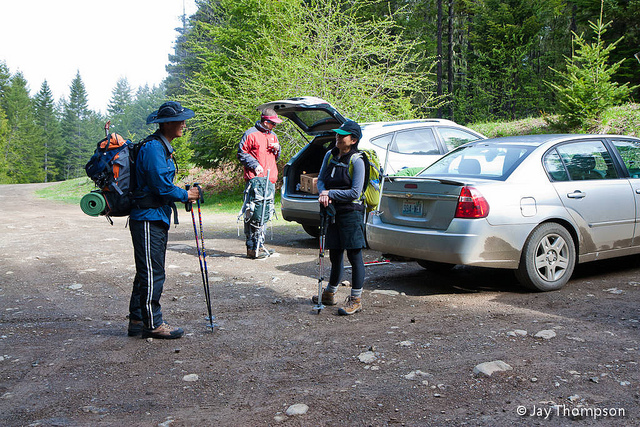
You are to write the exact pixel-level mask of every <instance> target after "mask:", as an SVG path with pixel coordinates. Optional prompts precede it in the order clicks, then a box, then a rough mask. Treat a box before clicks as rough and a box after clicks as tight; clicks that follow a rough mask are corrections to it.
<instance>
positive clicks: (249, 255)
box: [247, 248, 256, 259]
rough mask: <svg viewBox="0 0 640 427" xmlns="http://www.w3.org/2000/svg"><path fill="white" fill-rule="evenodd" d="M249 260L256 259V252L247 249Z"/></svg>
mask: <svg viewBox="0 0 640 427" xmlns="http://www.w3.org/2000/svg"><path fill="white" fill-rule="evenodd" d="M247 258H249V259H256V251H254V250H253V249H249V248H247Z"/></svg>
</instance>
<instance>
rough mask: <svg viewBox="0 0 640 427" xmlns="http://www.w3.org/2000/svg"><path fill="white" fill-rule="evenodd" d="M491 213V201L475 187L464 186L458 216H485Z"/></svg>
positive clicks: (459, 199)
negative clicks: (488, 201)
mask: <svg viewBox="0 0 640 427" xmlns="http://www.w3.org/2000/svg"><path fill="white" fill-rule="evenodd" d="M487 215H489V203H487V200H486V199H485V198H484V197H482V194H480V192H479V191H478V190H476V189H475V188H473V187H462V190H461V191H460V197H458V206H457V207H456V218H485V217H486V216H487Z"/></svg>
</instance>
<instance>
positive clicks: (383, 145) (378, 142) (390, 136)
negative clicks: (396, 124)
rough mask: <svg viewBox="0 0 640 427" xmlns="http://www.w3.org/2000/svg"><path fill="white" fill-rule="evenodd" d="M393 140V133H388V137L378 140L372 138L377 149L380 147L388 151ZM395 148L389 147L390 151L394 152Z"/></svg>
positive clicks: (384, 136)
mask: <svg viewBox="0 0 640 427" xmlns="http://www.w3.org/2000/svg"><path fill="white" fill-rule="evenodd" d="M392 139H393V133H388V134H386V135H382V136H379V137H376V138H372V139H371V143H372V144H373V145H375V146H376V147H380V148H383V149H385V150H386V149H387V145H389V143H390V142H391V140H392ZM393 148H394V147H393V146H391V147H389V150H393Z"/></svg>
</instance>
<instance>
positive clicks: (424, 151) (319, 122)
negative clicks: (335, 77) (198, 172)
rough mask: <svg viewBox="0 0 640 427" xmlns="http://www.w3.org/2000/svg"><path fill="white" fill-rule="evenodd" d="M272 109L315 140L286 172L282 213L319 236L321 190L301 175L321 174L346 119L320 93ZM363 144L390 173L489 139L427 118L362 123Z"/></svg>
mask: <svg viewBox="0 0 640 427" xmlns="http://www.w3.org/2000/svg"><path fill="white" fill-rule="evenodd" d="M264 108H273V109H274V110H275V111H276V112H277V113H278V115H280V116H284V117H287V118H288V119H290V120H291V121H293V122H294V123H295V124H296V125H297V126H298V127H299V128H300V129H301V130H302V131H303V132H304V133H306V134H307V135H309V136H312V137H313V139H312V140H311V141H310V142H309V143H308V144H306V145H305V146H304V147H303V148H302V149H301V150H300V151H299V152H298V153H296V154H295V155H294V156H293V157H292V158H291V159H290V160H289V162H288V163H287V164H286V166H285V167H284V171H283V173H282V178H283V183H282V217H283V218H284V219H285V220H287V221H296V222H298V223H300V224H301V225H302V227H303V228H304V229H305V231H306V232H307V233H309V234H310V235H311V236H314V237H317V236H318V231H319V230H318V225H319V223H320V217H319V207H318V195H317V194H314V193H312V192H308V191H306V190H307V188H306V187H305V186H304V185H303V184H304V183H301V178H300V177H301V176H308V175H309V174H317V173H318V172H319V171H320V167H321V166H322V159H323V158H324V155H325V153H326V152H327V151H328V150H330V149H331V148H333V147H334V145H335V133H334V132H332V129H335V128H338V127H340V125H341V124H342V123H344V122H345V121H346V120H347V118H346V117H345V116H343V115H342V114H340V113H339V112H338V111H337V110H336V109H335V107H333V106H332V105H331V104H329V103H328V102H327V101H325V100H323V99H320V98H316V97H308V96H305V97H299V98H290V99H285V100H280V101H273V102H269V103H266V104H263V105H261V106H259V107H258V110H262V109H264ZM360 125H361V127H362V139H361V141H360V143H359V144H358V147H359V148H360V149H373V150H375V151H376V153H377V154H378V158H379V160H380V163H381V165H385V164H386V169H385V173H386V174H396V173H398V172H400V171H402V170H403V169H407V168H424V167H427V166H429V165H430V164H431V163H433V162H435V161H436V160H437V159H439V158H440V157H441V156H442V155H443V154H445V153H447V152H449V151H451V150H452V149H453V148H455V147H458V146H459V145H462V144H464V143H467V142H471V141H476V140H478V139H485V137H484V136H483V135H481V134H480V133H478V132H475V131H473V130H471V129H468V128H466V127H464V126H460V125H458V124H456V123H454V122H452V121H449V120H441V119H423V120H401V121H394V122H371V123H360Z"/></svg>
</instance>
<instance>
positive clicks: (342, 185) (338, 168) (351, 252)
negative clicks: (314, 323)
mask: <svg viewBox="0 0 640 427" xmlns="http://www.w3.org/2000/svg"><path fill="white" fill-rule="evenodd" d="M333 131H334V132H335V133H336V146H335V147H334V148H333V149H332V150H330V151H329V152H327V154H326V155H325V156H324V160H323V161H322V167H321V168H320V173H319V175H318V192H319V197H318V201H319V202H320V205H321V206H322V207H325V208H326V207H327V206H328V205H329V204H330V203H331V204H333V206H334V207H335V210H336V214H335V221H334V222H333V223H331V224H330V225H329V227H328V229H327V235H326V241H325V248H326V249H328V250H329V259H330V260H331V274H330V277H329V284H328V285H327V287H326V288H325V289H323V291H322V303H323V304H325V305H336V304H337V296H336V294H337V292H338V284H339V283H340V279H341V277H342V272H343V271H344V265H343V258H344V251H345V250H346V251H347V258H349V262H350V263H351V274H352V276H351V283H352V284H351V295H350V296H349V297H348V298H347V302H346V304H345V306H344V307H341V308H340V309H339V310H338V314H341V315H350V314H355V313H357V312H359V311H361V310H362V299H361V298H362V287H363V285H364V261H363V260H362V249H363V248H364V247H365V246H366V245H365V239H364V209H365V207H364V203H363V197H362V196H363V194H362V188H363V184H364V179H365V162H364V160H363V159H362V155H361V154H360V152H359V151H358V142H359V141H360V138H361V137H362V131H361V129H360V125H358V123H356V122H354V121H353V120H347V121H346V122H345V123H343V124H342V126H340V128H339V129H333ZM312 301H313V302H314V303H315V304H317V303H318V296H317V295H316V296H314V297H313V298H312Z"/></svg>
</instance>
